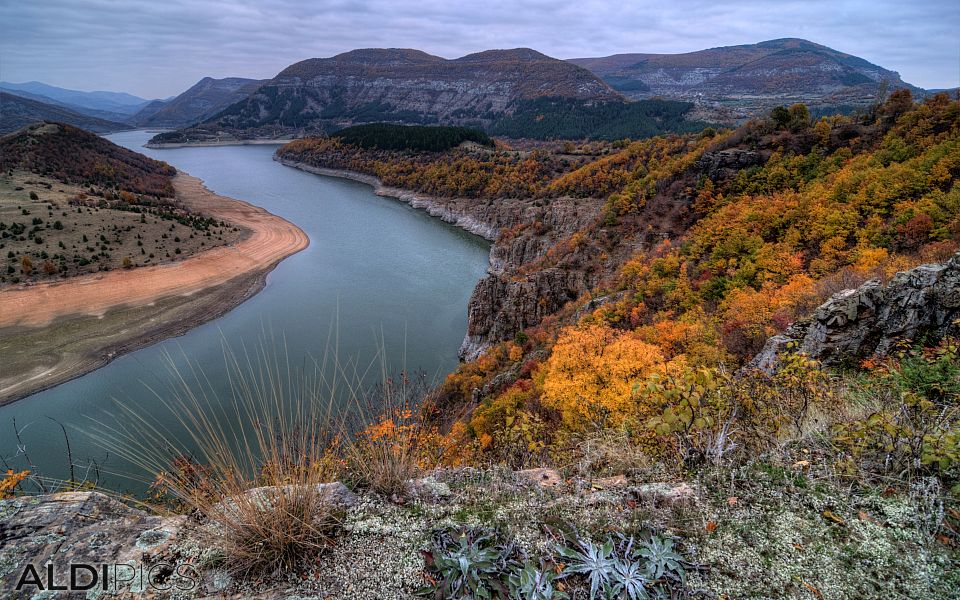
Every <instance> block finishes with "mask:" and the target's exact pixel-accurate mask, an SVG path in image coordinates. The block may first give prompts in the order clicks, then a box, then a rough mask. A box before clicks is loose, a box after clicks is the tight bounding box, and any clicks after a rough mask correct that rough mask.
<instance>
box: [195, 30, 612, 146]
mask: <svg viewBox="0 0 960 600" xmlns="http://www.w3.org/2000/svg"><path fill="white" fill-rule="evenodd" d="M540 97H563V98H574V99H582V100H587V101H591V100H621V99H622V98H621V96H620V95H619V94H618V93H617V92H615V91H614V90H612V89H611V88H610V87H609V86H608V85H607V84H605V83H604V82H603V81H601V80H600V79H599V78H598V77H596V76H595V75H593V74H592V73H590V72H589V71H587V70H586V69H583V68H581V67H578V66H576V65H573V64H570V63H567V62H564V61H561V60H557V59H554V58H550V57H548V56H545V55H543V54H540V53H539V52H535V51H533V50H530V49H526V48H520V49H516V50H491V51H487V52H480V53H477V54H471V55H468V56H464V57H461V58H457V59H453V60H447V59H444V58H441V57H439V56H432V55H430V54H426V53H425V52H421V51H419V50H409V49H366V50H354V51H351V52H346V53H343V54H339V55H337V56H334V57H331V58H311V59H308V60H305V61H301V62H299V63H296V64H294V65H291V66H289V67H287V68H286V69H284V70H283V71H281V72H280V73H279V74H278V75H277V76H276V77H275V78H273V79H272V80H270V81H268V82H265V84H264V85H263V86H262V87H261V88H260V89H259V90H257V91H256V92H255V93H253V94H252V95H250V96H249V97H248V98H246V99H244V100H242V101H240V102H238V103H236V104H234V105H232V106H230V107H229V108H227V109H226V110H224V111H223V112H222V113H220V114H219V115H218V116H216V117H215V118H213V119H211V120H210V121H208V122H206V123H203V124H202V125H201V127H204V128H208V129H209V128H212V129H221V130H231V131H233V130H257V129H262V128H269V129H270V130H271V131H273V130H275V129H278V128H279V129H281V130H307V131H320V130H325V129H328V128H329V127H330V126H331V125H333V124H336V125H340V126H342V125H344V124H349V123H353V122H372V121H394V122H406V123H438V122H440V123H446V124H459V123H477V122H489V121H490V120H491V119H493V118H495V117H496V116H498V115H502V114H505V113H508V112H510V111H511V110H512V109H513V108H514V107H515V106H516V103H517V102H518V101H520V100H528V99H534V98H540Z"/></svg>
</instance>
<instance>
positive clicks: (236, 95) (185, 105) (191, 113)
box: [129, 77, 264, 127]
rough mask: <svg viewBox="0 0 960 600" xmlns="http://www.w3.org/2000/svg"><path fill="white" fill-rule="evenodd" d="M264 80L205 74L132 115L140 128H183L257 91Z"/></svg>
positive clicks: (132, 120)
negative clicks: (170, 95) (180, 90)
mask: <svg viewBox="0 0 960 600" xmlns="http://www.w3.org/2000/svg"><path fill="white" fill-rule="evenodd" d="M263 81H264V80H259V79H247V78H245V77H224V78H220V79H216V78H213V77H204V78H203V79H201V80H200V81H198V82H197V83H195V84H193V85H192V86H190V87H189V88H187V89H186V90H185V91H184V92H182V93H181V94H179V95H177V96H176V97H174V98H172V99H170V100H167V101H154V102H151V103H149V104H147V105H145V106H144V107H143V108H141V109H140V110H139V111H138V112H136V113H135V114H133V115H132V116H131V117H130V118H129V122H130V123H131V124H133V125H135V126H137V127H183V126H186V125H190V124H193V123H196V122H197V121H200V120H202V119H203V118H204V117H208V116H210V115H212V114H214V113H217V112H219V111H220V110H222V109H224V108H226V107H227V106H229V105H231V104H233V103H234V102H237V101H239V100H242V99H244V98H246V97H247V96H249V95H250V94H251V93H253V92H254V91H256V89H257V88H258V87H260V85H261V84H262V83H263Z"/></svg>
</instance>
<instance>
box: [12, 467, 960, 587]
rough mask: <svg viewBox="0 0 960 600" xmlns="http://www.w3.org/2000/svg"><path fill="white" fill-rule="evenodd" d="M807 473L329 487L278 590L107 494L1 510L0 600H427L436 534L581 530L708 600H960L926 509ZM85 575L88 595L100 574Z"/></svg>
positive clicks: (193, 530)
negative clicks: (381, 491)
mask: <svg viewBox="0 0 960 600" xmlns="http://www.w3.org/2000/svg"><path fill="white" fill-rule="evenodd" d="M807 469H808V467H804V470H797V471H795V472H793V473H783V472H782V470H779V471H778V470H775V469H770V468H769V467H757V466H754V467H751V468H749V469H741V470H737V471H734V472H729V473H727V474H725V475H724V476H723V477H718V478H712V477H705V478H702V479H701V480H700V481H697V482H681V481H671V482H656V481H646V479H648V478H649V477H650V475H651V474H650V473H648V474H647V475H646V476H644V475H638V474H634V475H618V476H611V477H605V478H594V479H589V478H577V477H573V478H564V477H562V476H561V475H560V474H559V473H558V472H557V471H553V470H549V469H531V470H526V471H519V472H510V471H501V470H487V471H478V470H472V469H461V470H453V471H442V472H436V473H434V474H433V475H431V476H429V477H426V478H424V479H419V480H415V481H411V482H409V484H408V494H407V499H406V500H405V501H404V502H402V503H396V502H389V501H387V500H385V499H383V498H381V497H377V496H375V495H372V494H369V493H364V492H358V491H352V490H350V489H348V488H346V487H345V486H344V485H343V484H340V483H331V484H325V485H324V486H323V487H324V494H325V496H326V498H327V500H328V501H329V502H330V503H331V504H333V505H335V506H337V507H339V508H340V509H342V511H343V515H344V517H343V524H342V525H343V526H342V531H341V532H340V533H339V534H338V536H337V538H336V540H335V543H334V544H333V545H332V546H331V547H330V548H327V549H324V550H322V551H318V552H316V554H315V555H313V556H307V557H304V567H303V570H302V571H301V572H298V573H288V574H286V575H285V576H284V577H283V578H281V579H277V580H272V581H266V580H259V581H243V580H235V579H233V578H231V576H230V575H229V560H230V559H229V557H228V556H225V555H224V554H223V553H222V552H221V551H220V550H219V549H218V548H216V547H214V546H212V545H210V544H209V543H208V542H206V541H205V540H208V539H209V537H207V536H206V535H205V533H206V531H205V527H206V524H204V523H202V522H199V521H198V520H196V519H195V518H193V517H190V516H185V515H170V516H160V515H156V514H150V513H148V512H145V511H143V510H139V509H136V508H132V507H130V506H128V505H126V504H124V503H121V502H119V501H117V500H114V499H112V498H110V497H108V496H106V495H104V494H101V493H98V492H69V493H60V494H53V495H47V496H36V497H19V498H15V499H10V500H3V501H0V591H2V592H5V593H4V594H3V597H13V598H47V597H57V598H61V597H62V598H99V597H131V598H140V597H149V598H207V597H216V598H223V597H226V598H262V599H268V598H269V599H273V598H278V599H279V598H318V599H325V598H335V599H338V598H371V599H374V598H377V599H389V598H412V597H414V594H415V591H416V590H417V589H418V588H420V587H421V586H423V584H424V583H425V581H427V575H426V572H425V569H426V563H425V557H426V556H427V555H426V554H425V553H424V550H426V549H428V548H429V546H430V542H431V539H432V535H433V533H434V532H435V531H437V530H441V529H445V528H451V527H454V528H456V527H484V528H494V529H496V530H497V531H499V532H501V533H502V534H503V535H504V536H507V537H509V538H510V539H511V540H512V541H513V542H514V543H516V544H517V545H518V546H519V547H520V548H521V549H523V550H524V551H525V552H529V553H530V554H531V555H536V553H538V552H541V551H543V549H544V548H547V547H550V546H551V545H553V544H555V538H552V537H550V535H549V533H548V532H549V531H551V527H556V526H557V525H558V524H559V523H566V524H568V525H570V526H572V527H574V528H576V529H577V530H578V531H580V532H583V533H585V534H587V535H594V536H602V535H608V534H609V533H611V532H622V533H627V534H637V533H638V532H639V531H652V532H656V534H657V535H661V536H666V537H673V538H675V539H676V540H677V544H678V547H679V548H680V549H681V552H682V553H683V555H684V557H685V560H687V561H688V565H689V566H688V569H687V571H688V587H689V589H690V590H691V592H697V594H696V597H702V598H719V597H722V596H723V594H728V595H729V596H730V597H736V598H741V597H748V596H749V597H777V598H788V597H793V598H810V597H823V598H946V597H954V596H952V595H951V594H953V593H955V592H956V591H957V589H956V588H955V587H952V586H956V585H960V583H958V582H956V581H953V583H951V576H950V573H951V572H954V571H953V569H954V568H955V567H956V564H955V563H952V562H951V560H952V558H951V556H952V555H951V554H950V552H949V551H948V550H947V549H946V548H944V547H942V546H940V545H938V543H937V542H936V541H934V540H933V539H932V538H931V537H930V536H929V534H928V533H926V532H925V531H924V523H926V522H927V521H926V520H927V519H928V518H929V515H927V514H926V512H925V510H926V509H925V508H924V506H923V505H922V503H918V502H917V501H916V499H911V498H910V497H908V496H907V495H903V496H901V495H888V496H885V495H884V494H881V493H875V494H874V493H862V494H854V495H851V494H850V493H849V490H845V489H844V490H841V489H840V488H834V487H832V486H829V485H827V484H825V483H823V482H817V483H816V485H815V486H814V485H813V483H812V482H813V479H814V478H813V477H810V478H809V480H808V481H810V485H800V483H799V482H800V481H801V480H807V475H808V474H809V471H808V470H807ZM785 476H786V479H784V477H785ZM71 564H72V565H89V568H92V569H94V570H96V571H97V573H98V574H100V573H106V574H107V577H106V578H105V579H104V578H103V577H102V576H99V580H100V581H99V582H98V584H97V585H96V586H95V587H94V588H93V589H91V590H86V591H79V590H74V591H63V590H60V591H53V592H52V591H50V590H49V589H46V590H44V591H41V590H40V589H38V587H37V586H35V585H33V586H26V587H23V586H21V590H19V591H18V590H17V589H16V586H17V583H18V582H19V581H20V580H21V579H22V578H23V577H24V573H25V572H27V571H28V570H29V569H30V567H29V566H30V565H32V566H33V569H34V570H35V572H36V574H37V576H38V577H39V578H40V580H41V581H42V582H43V584H44V585H45V586H46V587H49V586H48V585H47V584H48V583H49V582H48V571H47V569H50V571H49V573H52V577H53V583H54V585H59V586H68V582H69V578H70V565H71ZM117 565H120V566H117ZM79 568H80V569H81V570H82V569H87V571H85V572H83V573H81V576H80V577H81V580H82V581H89V580H90V579H89V575H88V572H89V568H88V567H79ZM75 569H77V567H75ZM103 569H106V571H103ZM954 579H955V577H954ZM103 581H107V582H108V583H107V585H106V587H104V586H103V583H102V582H103ZM151 581H152V582H153V583H151ZM810 590H816V591H817V593H813V592H811V591H810ZM811 594H812V595H811ZM584 597H587V596H584Z"/></svg>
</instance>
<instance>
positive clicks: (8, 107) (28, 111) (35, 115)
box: [0, 90, 132, 134]
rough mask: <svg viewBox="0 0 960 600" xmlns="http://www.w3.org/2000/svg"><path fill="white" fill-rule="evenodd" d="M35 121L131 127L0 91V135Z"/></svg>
mask: <svg viewBox="0 0 960 600" xmlns="http://www.w3.org/2000/svg"><path fill="white" fill-rule="evenodd" d="M38 121H57V122H62V123H66V124H68V125H73V126H75V127H80V128H82V129H88V130H90V131H92V132H94V133H110V132H114V131H123V130H126V129H132V127H130V126H129V125H126V124H124V123H118V122H116V121H109V120H106V119H101V118H99V117H93V116H90V115H86V114H82V113H79V112H77V111H74V110H71V109H69V108H66V107H64V106H58V105H54V104H47V103H44V102H38V101H36V100H31V99H30V98H25V97H23V96H18V95H16V94H12V93H9V92H6V91H3V90H0V134H5V133H11V132H14V131H17V130H18V129H21V128H22V127H25V126H27V125H30V124H32V123H36V122H38Z"/></svg>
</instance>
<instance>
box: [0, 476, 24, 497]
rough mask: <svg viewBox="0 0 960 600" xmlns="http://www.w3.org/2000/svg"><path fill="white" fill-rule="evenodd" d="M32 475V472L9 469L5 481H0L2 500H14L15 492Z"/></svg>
mask: <svg viewBox="0 0 960 600" xmlns="http://www.w3.org/2000/svg"><path fill="white" fill-rule="evenodd" d="M29 475H30V471H20V472H19V473H17V472H15V471H14V470H13V469H7V473H6V474H5V475H4V477H3V479H0V499H3V498H12V497H13V493H14V491H15V490H16V489H17V486H19V485H20V482H21V481H23V480H24V479H26V478H27V476H29Z"/></svg>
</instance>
